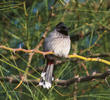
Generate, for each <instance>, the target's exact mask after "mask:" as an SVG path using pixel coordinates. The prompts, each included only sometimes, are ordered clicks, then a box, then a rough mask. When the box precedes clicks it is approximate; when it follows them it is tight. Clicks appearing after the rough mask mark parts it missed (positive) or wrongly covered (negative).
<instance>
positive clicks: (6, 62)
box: [0, 0, 110, 100]
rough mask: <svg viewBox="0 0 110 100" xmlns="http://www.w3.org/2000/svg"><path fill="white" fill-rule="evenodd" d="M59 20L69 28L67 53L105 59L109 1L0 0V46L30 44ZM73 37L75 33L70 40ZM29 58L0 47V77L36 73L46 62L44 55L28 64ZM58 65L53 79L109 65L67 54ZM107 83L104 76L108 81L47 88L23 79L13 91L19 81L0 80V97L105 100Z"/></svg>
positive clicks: (109, 93) (109, 95)
mask: <svg viewBox="0 0 110 100" xmlns="http://www.w3.org/2000/svg"><path fill="white" fill-rule="evenodd" d="M60 21H63V22H64V23H65V24H66V25H67V26H68V27H70V30H69V34H70V36H71V40H72V45H71V52H70V54H72V53H77V54H79V55H82V56H86V57H91V56H95V57H98V56H100V55H104V54H105V55H106V56H102V57H100V58H102V59H106V60H108V61H110V56H109V55H110V44H109V43H110V0H0V45H4V46H7V47H10V48H20V47H22V48H24V49H34V48H35V47H36V46H37V45H38V44H39V42H40V40H41V38H42V36H43V34H44V32H45V31H46V28H47V27H49V32H50V31H52V30H53V29H54V27H55V25H56V24H57V23H59V22H60ZM49 32H48V33H49ZM76 36H79V37H80V38H78V39H75V38H76ZM40 50H42V47H41V48H40ZM97 55H98V56H97ZM28 59H29V54H28V53H24V52H16V53H13V52H11V51H7V50H3V49H0V77H6V76H12V77H15V76H17V75H23V74H26V72H27V71H34V73H31V76H32V77H29V76H28V79H37V78H39V77H40V72H38V71H37V70H36V68H39V67H42V66H45V62H44V57H43V55H41V54H35V55H34V56H33V58H32V61H31V64H30V65H31V66H30V67H29V68H28V67H27V66H28V64H29V60H28ZM57 66H58V67H57V68H56V70H55V72H54V74H55V78H56V79H57V78H60V79H65V80H66V79H69V78H72V77H75V76H76V75H79V76H82V77H83V76H87V72H88V73H89V74H90V75H91V74H92V73H93V72H98V73H103V72H105V71H106V70H108V69H109V66H108V65H106V64H103V63H99V62H85V61H81V60H79V59H69V60H66V61H64V62H63V63H62V64H59V65H57ZM85 67H86V69H85ZM16 78H17V77H16ZM17 80H18V81H20V79H17ZM109 83H110V78H109V77H108V78H107V81H106V80H94V81H90V82H83V83H74V84H71V85H69V86H67V87H61V86H56V85H54V84H53V87H52V88H51V89H50V90H46V89H43V88H41V87H39V86H37V85H34V84H33V83H31V85H30V84H28V83H27V84H25V83H22V85H21V86H20V87H19V88H18V89H16V90H14V88H15V87H16V86H17V85H18V84H15V83H14V84H13V83H11V82H6V81H0V100H25V99H27V100H110V86H109Z"/></svg>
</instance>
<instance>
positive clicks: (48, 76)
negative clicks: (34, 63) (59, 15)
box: [39, 22, 71, 89]
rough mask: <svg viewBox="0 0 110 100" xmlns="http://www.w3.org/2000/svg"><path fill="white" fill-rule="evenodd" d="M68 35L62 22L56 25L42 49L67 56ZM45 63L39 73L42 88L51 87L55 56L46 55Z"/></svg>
mask: <svg viewBox="0 0 110 100" xmlns="http://www.w3.org/2000/svg"><path fill="white" fill-rule="evenodd" d="M70 45H71V41H70V36H69V35H68V28H67V27H66V26H65V24H64V23H63V22H60V23H59V24H57V25H56V27H55V29H54V31H52V32H51V33H50V34H49V35H48V36H47V37H46V38H45V40H44V51H46V52H47V51H52V52H54V55H55V56H59V57H67V56H68V53H69V51H70V47H71V46H70ZM45 58H46V59H47V65H46V67H45V68H44V71H43V72H42V73H41V80H40V83H39V85H40V86H43V87H44V88H47V89H49V88H51V83H52V80H53V69H54V62H55V57H54V56H53V55H47V56H46V57H45Z"/></svg>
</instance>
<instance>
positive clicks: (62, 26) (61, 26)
mask: <svg viewBox="0 0 110 100" xmlns="http://www.w3.org/2000/svg"><path fill="white" fill-rule="evenodd" d="M56 30H57V31H58V32H60V33H62V34H64V35H68V28H67V27H66V25H65V24H64V23H63V22H60V23H58V24H57V25H56Z"/></svg>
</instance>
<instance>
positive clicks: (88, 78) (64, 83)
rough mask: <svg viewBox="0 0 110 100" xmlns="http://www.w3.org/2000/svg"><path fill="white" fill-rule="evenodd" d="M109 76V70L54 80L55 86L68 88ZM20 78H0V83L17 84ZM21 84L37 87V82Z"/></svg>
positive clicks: (31, 81) (27, 81) (25, 81)
mask: <svg viewBox="0 0 110 100" xmlns="http://www.w3.org/2000/svg"><path fill="white" fill-rule="evenodd" d="M109 75H110V70H108V71H106V72H104V73H100V74H99V73H96V74H95V75H90V76H85V77H75V78H74V77H73V78H71V79H67V80H59V79H56V80H55V84H56V85H57V86H68V85H71V84H73V83H75V82H77V83H81V82H87V81H92V80H93V79H105V78H106V77H108V76H109ZM18 79H20V77H17V78H15V77H12V76H7V77H0V81H5V82H9V83H19V80H18ZM23 83H28V84H29V85H31V83H33V84H35V85H38V83H39V81H38V80H32V79H30V80H25V79H24V80H23Z"/></svg>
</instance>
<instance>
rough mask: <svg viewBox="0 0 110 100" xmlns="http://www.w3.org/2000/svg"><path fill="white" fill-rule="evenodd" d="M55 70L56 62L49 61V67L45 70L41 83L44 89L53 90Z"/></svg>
mask: <svg viewBox="0 0 110 100" xmlns="http://www.w3.org/2000/svg"><path fill="white" fill-rule="evenodd" d="M53 69H54V62H53V61H51V60H50V61H47V65H46V67H45V69H44V71H43V72H42V73H41V80H40V82H39V85H40V86H43V88H47V89H49V88H51V85H52V81H53V80H54V78H53Z"/></svg>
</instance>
